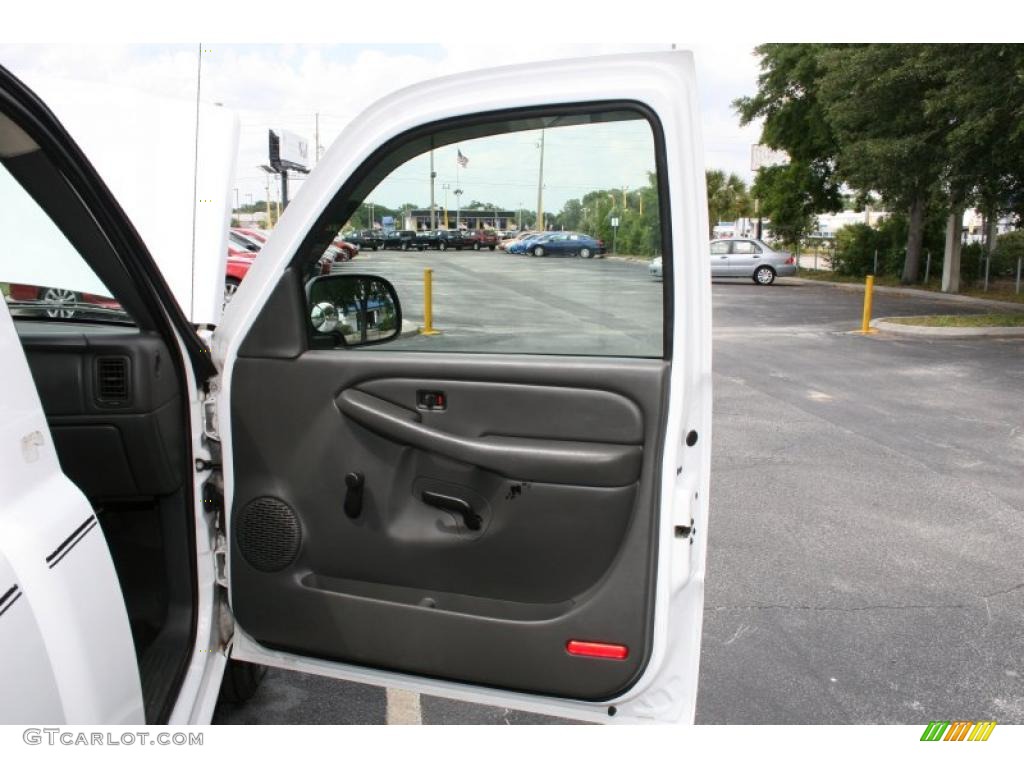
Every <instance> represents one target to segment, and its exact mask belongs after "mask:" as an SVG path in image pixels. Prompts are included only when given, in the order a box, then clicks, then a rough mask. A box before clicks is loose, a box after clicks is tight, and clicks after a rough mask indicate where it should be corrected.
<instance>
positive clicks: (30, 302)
mask: <svg viewBox="0 0 1024 768" xmlns="http://www.w3.org/2000/svg"><path fill="white" fill-rule="evenodd" d="M29 154H31V153H29ZM0 156H2V152H0ZM30 160H31V158H30V157H29V156H28V155H21V156H19V157H18V158H16V159H15V161H16V162H19V163H20V165H21V167H22V168H23V169H28V168H30V167H31V162H30ZM6 162H10V160H5V161H4V163H0V289H2V291H3V294H4V298H5V299H6V301H7V306H8V308H9V309H10V310H11V314H12V315H13V316H15V317H32V318H40V319H52V320H69V319H74V320H87V321H107V322H118V323H126V322H131V318H129V316H128V314H127V313H126V312H125V311H124V310H123V309H122V308H121V305H120V304H119V303H118V302H117V301H116V300H115V299H113V298H112V297H111V295H110V291H109V290H107V288H106V286H105V285H104V284H103V283H102V282H101V281H100V279H99V278H98V277H97V276H96V274H95V273H94V272H93V271H92V269H90V268H89V265H88V264H86V262H85V260H84V259H82V257H81V255H80V254H79V253H78V251H77V250H76V249H75V247H74V246H73V245H72V244H71V243H70V242H69V241H68V239H67V238H66V237H65V236H64V234H63V233H62V232H61V231H60V229H59V228H58V227H57V225H56V224H54V223H53V221H52V220H51V219H50V217H49V216H47V214H46V213H45V212H44V211H43V209H42V208H40V206H39V204H38V203H37V202H36V201H35V200H33V199H32V197H31V196H30V195H29V194H28V192H26V191H25V189H24V188H23V187H22V186H21V184H19V183H18V181H17V179H15V178H14V176H12V175H11V173H10V171H9V170H8V169H7V167H6V165H5V163H6Z"/></svg>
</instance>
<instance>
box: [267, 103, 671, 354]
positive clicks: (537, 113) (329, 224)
mask: <svg viewBox="0 0 1024 768" xmlns="http://www.w3.org/2000/svg"><path fill="white" fill-rule="evenodd" d="M626 111H630V112H635V113H636V114H637V116H638V117H640V118H643V119H644V120H645V121H646V122H647V125H648V127H649V128H650V130H651V138H652V143H653V149H654V173H655V178H656V181H657V191H658V223H659V229H660V233H661V256H662V270H663V274H664V280H663V281H662V334H661V336H662V338H661V347H662V352H661V356H660V357H657V358H653V357H647V358H636V359H648V360H650V359H661V360H664V361H666V362H671V360H672V348H673V337H674V327H673V326H674V322H673V321H674V317H675V306H674V291H673V289H672V286H673V259H672V254H673V248H672V207H671V200H670V196H669V179H668V159H667V153H666V149H665V130H664V126H663V125H662V123H661V120H660V119H659V117H658V115H657V113H656V112H655V111H654V110H653V109H652V108H651V107H649V106H647V105H646V104H645V103H643V102H641V101H636V100H630V99H611V100H598V101H582V102H569V103H560V104H545V105H541V106H535V107H515V108H511V109H499V110H492V111H485V112H471V113H467V114H464V115H458V116H455V117H448V118H444V119H442V120H435V121H432V122H428V123H422V124H420V125H418V126H416V127H414V128H410V129H409V130H406V131H403V132H402V133H400V134H398V135H397V136H394V137H392V138H391V139H390V140H388V141H386V142H384V143H383V144H381V145H380V146H378V147H377V148H376V149H375V150H374V151H373V152H371V153H370V154H369V155H368V156H367V157H366V159H364V160H363V161H362V162H361V163H360V164H359V166H358V167H357V168H356V169H355V170H354V171H353V172H352V173H351V174H350V175H349V177H348V178H347V179H346V180H345V182H344V183H343V184H342V185H341V187H340V188H339V189H338V191H337V193H336V194H335V195H334V197H333V198H332V199H331V201H330V202H329V203H327V204H326V205H325V206H324V207H323V209H322V210H321V211H320V214H319V215H318V216H317V218H316V221H315V222H314V224H313V226H312V227H311V228H310V229H309V231H308V232H307V233H306V236H305V237H304V238H303V239H302V241H301V243H300V244H299V247H298V248H297V249H296V251H295V253H293V254H292V256H291V258H290V259H289V260H288V262H287V266H288V268H290V269H293V270H295V271H296V272H297V273H298V274H300V275H302V274H305V273H306V271H307V270H308V268H309V266H310V265H311V264H312V263H313V262H314V261H315V258H316V257H318V256H319V254H321V253H323V251H324V250H325V249H326V248H327V246H328V245H330V243H331V242H332V241H333V240H334V239H335V238H336V237H337V232H336V231H334V230H335V226H334V223H335V222H338V221H345V220H346V219H347V218H348V217H349V216H351V215H352V214H353V213H354V212H355V211H356V210H357V208H358V206H359V204H360V203H361V202H362V200H361V199H360V200H358V201H357V200H356V198H355V192H356V190H357V189H359V188H360V187H361V186H362V185H363V184H364V183H365V182H366V180H367V179H368V178H370V176H371V174H375V173H376V172H378V169H379V168H380V167H382V163H384V162H385V161H386V160H388V158H389V157H391V156H392V155H394V154H395V152H396V151H397V150H399V149H401V147H402V146H403V145H407V144H409V143H412V142H416V141H419V140H423V139H428V138H429V137H431V136H432V135H434V134H438V133H449V132H451V131H456V130H458V129H460V128H468V127H471V126H478V127H483V126H484V125H486V124H488V123H494V124H500V123H503V122H510V121H518V120H529V119H539V118H544V117H566V116H573V115H587V114H596V113H606V112H626ZM581 125H583V123H581ZM504 133H505V134H507V135H511V134H512V133H515V131H506V132H504ZM495 135H500V134H499V133H497V132H483V133H481V134H480V135H479V137H480V138H483V137H487V136H495ZM453 143H455V141H452V142H446V143H444V144H440V145H433V144H431V146H432V147H433V148H435V149H437V148H440V147H444V146H449V144H453ZM417 156H418V155H412V156H411V157H409V158H406V160H404V161H402V162H406V161H408V160H411V159H413V158H414V157H417ZM400 166H401V162H399V163H398V164H397V165H395V166H394V167H391V168H388V169H387V170H386V171H385V172H384V175H383V176H380V178H379V180H378V181H377V183H380V181H383V180H384V179H385V178H387V174H389V173H391V172H392V171H394V170H396V169H397V168H398V167H400ZM295 282H296V283H297V285H296V286H294V287H295V289H296V290H298V291H299V293H300V294H301V295H299V296H297V297H296V298H297V300H298V306H300V307H302V308H303V312H302V313H300V317H299V318H296V319H297V320H298V321H299V322H302V327H303V334H304V335H305V338H306V345H307V347H306V348H307V349H309V348H311V341H312V329H311V328H310V327H309V323H307V322H305V308H306V303H307V302H306V297H305V294H304V284H305V281H304V280H298V281H295ZM266 307H267V305H266V304H265V305H264V306H263V308H262V309H261V311H260V314H262V313H263V312H264V311H266ZM258 321H259V316H257V318H256V322H258ZM254 325H255V323H254ZM381 349H384V347H381ZM395 354H401V351H399V352H396V353H395ZM522 354H533V353H522ZM560 354H561V355H562V356H565V357H574V356H576V353H573V352H564V353H560ZM588 357H591V355H588ZM609 357H614V356H609ZM626 359H632V358H626Z"/></svg>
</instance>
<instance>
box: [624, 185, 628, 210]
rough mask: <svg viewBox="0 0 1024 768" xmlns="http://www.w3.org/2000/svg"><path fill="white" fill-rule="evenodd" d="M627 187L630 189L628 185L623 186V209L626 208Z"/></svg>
mask: <svg viewBox="0 0 1024 768" xmlns="http://www.w3.org/2000/svg"><path fill="white" fill-rule="evenodd" d="M627 189H629V187H628V186H626V187H623V188H622V210H623V211H625V210H626V190H627Z"/></svg>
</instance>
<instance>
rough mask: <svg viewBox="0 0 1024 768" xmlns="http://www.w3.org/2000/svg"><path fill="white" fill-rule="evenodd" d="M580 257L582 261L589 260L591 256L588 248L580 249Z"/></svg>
mask: <svg viewBox="0 0 1024 768" xmlns="http://www.w3.org/2000/svg"><path fill="white" fill-rule="evenodd" d="M580 256H581V257H582V258H584V259H589V258H590V257H591V256H593V254H592V253H591V252H590V249H589V248H580Z"/></svg>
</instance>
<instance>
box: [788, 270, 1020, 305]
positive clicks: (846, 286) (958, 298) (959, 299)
mask: <svg viewBox="0 0 1024 768" xmlns="http://www.w3.org/2000/svg"><path fill="white" fill-rule="evenodd" d="M779 279H780V280H786V281H789V282H794V283H799V284H800V285H825V286H828V287H829V288H838V289H840V290H847V291H859V292H860V293H863V292H864V284H863V283H833V282H831V281H829V280H808V279H807V278H804V277H783V278H779ZM874 292H875V293H888V294H893V295H897V296H899V295H903V296H915V297H917V298H924V299H934V300H938V301H951V302H954V303H959V304H970V305H974V306H979V307H992V308H994V309H1010V310H1013V311H1015V312H1024V303H1020V304H1018V303H1017V302H1014V301H998V300H996V299H979V298H977V297H975V296H964V295H962V294H959V293H940V292H939V291H924V290H921V289H920V288H902V287H901V288H897V287H895V286H891V285H876V286H875V288H874Z"/></svg>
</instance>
